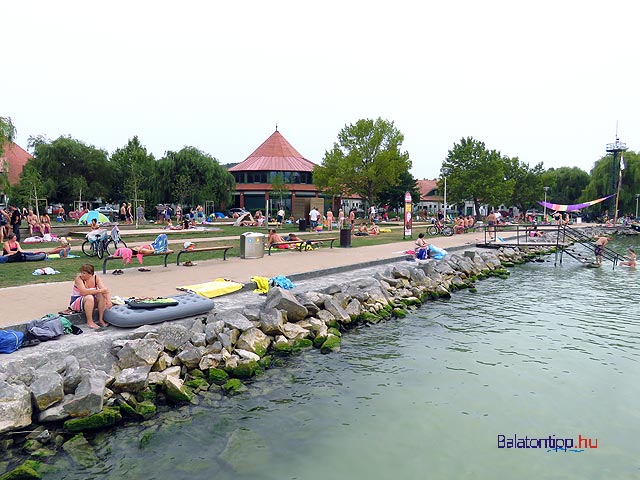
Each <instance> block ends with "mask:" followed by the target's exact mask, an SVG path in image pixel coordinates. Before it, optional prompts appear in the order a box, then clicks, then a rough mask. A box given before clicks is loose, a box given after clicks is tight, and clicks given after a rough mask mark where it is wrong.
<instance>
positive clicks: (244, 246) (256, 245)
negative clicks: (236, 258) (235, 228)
mask: <svg viewBox="0 0 640 480" xmlns="http://www.w3.org/2000/svg"><path fill="white" fill-rule="evenodd" d="M262 257H264V233H254V232H245V233H243V234H242V235H240V258H262Z"/></svg>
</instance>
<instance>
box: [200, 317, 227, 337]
mask: <svg viewBox="0 0 640 480" xmlns="http://www.w3.org/2000/svg"><path fill="white" fill-rule="evenodd" d="M223 330H224V322H223V321H222V320H219V319H217V320H216V319H213V317H212V320H210V321H209V322H207V325H206V327H205V329H204V334H205V335H206V340H207V343H213V342H215V341H216V340H217V339H218V334H219V333H221V332H222V331H223Z"/></svg>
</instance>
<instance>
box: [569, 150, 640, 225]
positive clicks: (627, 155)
mask: <svg viewBox="0 0 640 480" xmlns="http://www.w3.org/2000/svg"><path fill="white" fill-rule="evenodd" d="M612 162H613V158H612V157H611V156H605V157H602V158H601V159H600V160H598V161H597V162H595V164H594V166H593V169H592V170H591V177H590V181H589V183H588V185H587V186H586V187H585V188H584V191H583V194H582V196H581V198H580V200H581V201H589V200H594V199H596V198H600V197H604V196H606V195H611V194H614V193H616V190H612V187H611V185H612V184H613V183H616V182H614V181H613V178H612V171H613V170H614V169H613V168H612V166H611V165H612ZM618 162H620V156H618ZM617 169H618V167H616V170H617ZM616 180H617V179H616ZM620 180H621V188H620V198H619V199H618V214H619V216H620V215H624V214H626V213H634V214H635V200H636V196H635V195H636V194H637V193H640V154H638V153H636V152H633V151H627V152H624V170H623V171H622V177H621V179H620ZM590 209H591V211H592V212H593V211H595V212H598V213H603V212H605V211H608V214H609V216H610V217H611V218H613V216H614V212H613V210H614V209H615V198H612V199H611V200H610V201H607V202H603V203H599V204H597V205H594V206H593V207H590Z"/></svg>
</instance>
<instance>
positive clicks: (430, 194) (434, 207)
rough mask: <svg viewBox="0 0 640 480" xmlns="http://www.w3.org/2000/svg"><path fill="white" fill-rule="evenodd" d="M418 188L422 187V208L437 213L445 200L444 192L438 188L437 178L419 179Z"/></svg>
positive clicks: (420, 203)
mask: <svg viewBox="0 0 640 480" xmlns="http://www.w3.org/2000/svg"><path fill="white" fill-rule="evenodd" d="M417 183H418V188H419V189H420V201H419V202H418V205H419V206H420V208H422V209H425V210H427V212H428V214H435V213H437V211H438V210H439V209H441V208H442V202H443V200H444V198H443V196H442V194H441V193H440V191H439V190H438V181H437V180H418V181H417Z"/></svg>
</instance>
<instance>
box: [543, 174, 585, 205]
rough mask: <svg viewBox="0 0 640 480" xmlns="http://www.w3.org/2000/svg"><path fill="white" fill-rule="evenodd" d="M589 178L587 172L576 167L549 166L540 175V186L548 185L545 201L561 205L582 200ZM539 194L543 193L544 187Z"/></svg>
mask: <svg viewBox="0 0 640 480" xmlns="http://www.w3.org/2000/svg"><path fill="white" fill-rule="evenodd" d="M590 180H591V177H590V176H589V174H588V173H587V172H585V171H584V170H582V169H580V168H578V167H560V168H550V169H549V170H546V171H544V172H543V173H542V175H541V181H542V186H543V187H549V192H548V194H547V201H549V202H551V203H559V204H562V205H571V204H573V203H579V202H580V201H582V198H583V196H584V195H583V191H584V189H585V187H586V186H587V185H588V184H589V182H590ZM541 195H544V188H543V192H541ZM594 198H595V197H594ZM594 198H589V200H593V199H594Z"/></svg>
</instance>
